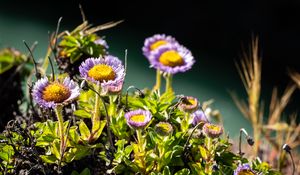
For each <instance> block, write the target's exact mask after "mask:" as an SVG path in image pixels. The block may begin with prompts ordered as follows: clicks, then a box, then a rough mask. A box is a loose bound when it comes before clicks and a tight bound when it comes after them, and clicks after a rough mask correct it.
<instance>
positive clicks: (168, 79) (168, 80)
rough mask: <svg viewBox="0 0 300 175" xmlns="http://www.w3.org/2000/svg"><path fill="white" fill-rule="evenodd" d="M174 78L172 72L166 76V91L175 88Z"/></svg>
mask: <svg viewBox="0 0 300 175" xmlns="http://www.w3.org/2000/svg"><path fill="white" fill-rule="evenodd" d="M172 79H173V75H172V74H168V75H167V76H166V90H165V92H169V91H173V88H172Z"/></svg>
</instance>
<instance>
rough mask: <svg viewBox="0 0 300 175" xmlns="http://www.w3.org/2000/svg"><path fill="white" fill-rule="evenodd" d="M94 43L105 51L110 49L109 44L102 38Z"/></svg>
mask: <svg viewBox="0 0 300 175" xmlns="http://www.w3.org/2000/svg"><path fill="white" fill-rule="evenodd" d="M94 43H95V44H99V45H101V46H103V47H104V48H105V49H108V48H109V46H108V44H107V42H106V41H105V40H104V39H102V38H100V39H97V40H96V41H94Z"/></svg>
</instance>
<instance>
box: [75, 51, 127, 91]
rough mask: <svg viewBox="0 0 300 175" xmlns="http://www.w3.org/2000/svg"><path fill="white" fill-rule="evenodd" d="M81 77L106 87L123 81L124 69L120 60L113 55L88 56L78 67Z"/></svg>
mask: <svg viewBox="0 0 300 175" xmlns="http://www.w3.org/2000/svg"><path fill="white" fill-rule="evenodd" d="M79 72H80V75H81V77H83V78H85V79H87V80H89V81H91V82H93V83H96V84H97V85H101V87H102V88H104V89H106V88H107V87H109V86H116V85H118V84H120V83H123V82H124V78H125V69H124V66H123V65H122V62H121V61H120V60H119V59H118V58H117V57H114V56H111V55H107V56H104V58H88V59H86V60H85V61H84V62H82V63H81V65H80V67H79Z"/></svg>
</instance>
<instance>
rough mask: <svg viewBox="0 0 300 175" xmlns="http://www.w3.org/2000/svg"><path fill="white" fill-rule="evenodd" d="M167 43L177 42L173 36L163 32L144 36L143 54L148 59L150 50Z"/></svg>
mask: <svg viewBox="0 0 300 175" xmlns="http://www.w3.org/2000/svg"><path fill="white" fill-rule="evenodd" d="M168 44H177V45H178V42H177V41H176V40H175V38H173V37H171V36H167V35H165V34H156V35H153V36H152V37H149V38H146V39H145V42H144V47H143V49H142V50H143V53H144V55H145V56H146V57H147V58H148V59H149V55H150V53H151V52H152V51H154V50H156V49H158V48H159V47H161V46H164V45H168Z"/></svg>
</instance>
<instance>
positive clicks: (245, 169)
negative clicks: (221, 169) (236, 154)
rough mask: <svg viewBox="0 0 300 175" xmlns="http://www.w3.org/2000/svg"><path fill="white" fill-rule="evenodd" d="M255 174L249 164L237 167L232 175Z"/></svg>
mask: <svg viewBox="0 0 300 175" xmlns="http://www.w3.org/2000/svg"><path fill="white" fill-rule="evenodd" d="M255 174H256V173H255V172H254V171H253V170H252V169H251V167H250V165H249V164H247V163H246V164H243V165H239V166H238V167H237V169H236V170H234V173H233V175H255Z"/></svg>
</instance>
